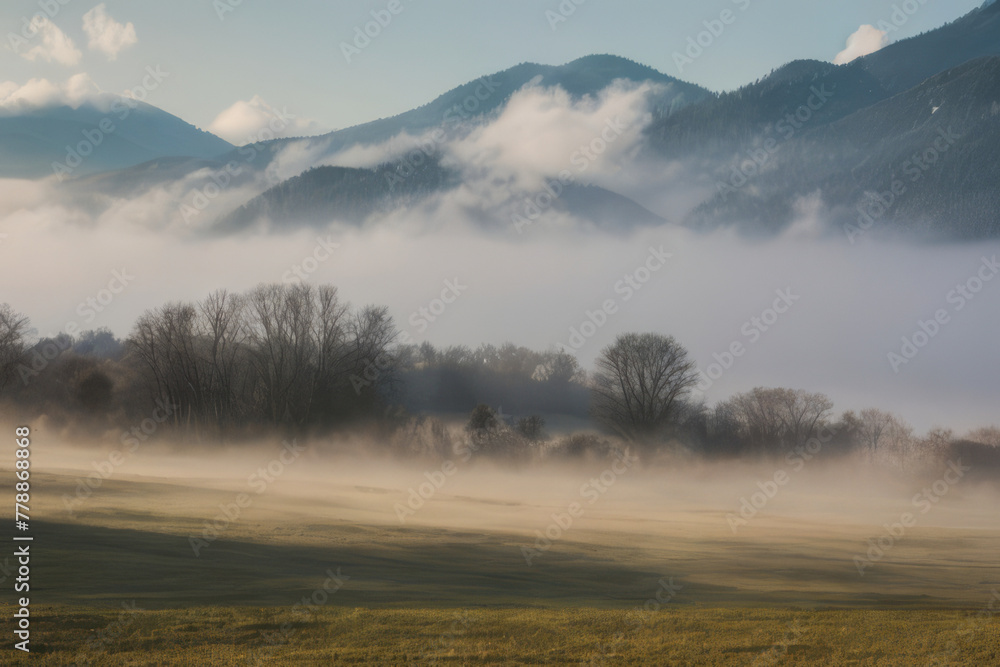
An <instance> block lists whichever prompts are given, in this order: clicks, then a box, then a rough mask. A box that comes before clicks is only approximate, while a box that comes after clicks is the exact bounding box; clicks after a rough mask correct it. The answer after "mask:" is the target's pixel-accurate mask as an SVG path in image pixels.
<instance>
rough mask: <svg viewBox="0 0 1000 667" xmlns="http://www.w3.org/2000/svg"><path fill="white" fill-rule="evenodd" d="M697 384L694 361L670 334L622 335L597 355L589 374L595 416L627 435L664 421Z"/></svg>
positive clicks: (635, 435)
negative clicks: (595, 368)
mask: <svg viewBox="0 0 1000 667" xmlns="http://www.w3.org/2000/svg"><path fill="white" fill-rule="evenodd" d="M696 383H697V375H696V373H695V365H694V362H693V361H690V360H689V359H688V356H687V351H686V350H685V349H684V348H683V347H682V346H681V345H680V344H679V343H678V342H677V341H676V340H674V339H673V338H671V337H669V336H661V335H658V334H634V333H633V334H624V335H622V336H619V337H618V339H617V340H616V341H615V343H614V344H613V345H611V346H609V347H607V348H605V349H604V351H603V352H602V353H601V356H600V358H599V359H598V360H597V372H596V373H595V375H594V383H593V394H594V415H595V417H596V418H597V419H598V420H600V421H601V422H603V423H604V424H605V425H607V426H608V427H610V428H612V429H613V430H615V431H616V432H618V433H619V434H621V435H622V436H624V437H626V438H630V439H638V438H642V437H648V436H651V435H653V434H655V433H656V432H657V431H658V430H660V429H662V428H663V427H664V426H665V425H667V424H668V423H669V422H670V420H671V419H672V418H673V416H674V412H675V410H676V408H677V407H678V405H679V402H680V400H681V399H682V398H683V397H684V396H685V395H686V394H687V393H688V391H690V389H691V388H692V387H694V386H695V384H696Z"/></svg>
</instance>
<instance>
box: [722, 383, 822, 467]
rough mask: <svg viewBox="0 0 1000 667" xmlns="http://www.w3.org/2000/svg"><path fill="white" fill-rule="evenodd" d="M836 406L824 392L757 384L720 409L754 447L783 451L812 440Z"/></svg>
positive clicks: (773, 451)
mask: <svg viewBox="0 0 1000 667" xmlns="http://www.w3.org/2000/svg"><path fill="white" fill-rule="evenodd" d="M832 409H833V402H832V401H830V399H829V398H827V397H826V396H824V395H823V394H814V393H809V392H806V391H803V390H801V389H800V390H795V389H785V388H766V387H756V388H755V389H752V390H750V391H748V392H745V393H742V394H737V395H736V396H733V397H732V398H730V399H729V400H728V401H724V402H723V403H720V404H719V406H718V407H717V408H716V412H717V413H718V414H720V415H724V416H725V421H726V423H728V424H732V425H733V426H735V430H736V435H737V437H739V438H741V439H742V440H744V441H745V442H746V443H747V445H749V446H750V447H751V448H752V449H755V450H756V451H758V452H760V453H765V452H772V453H779V452H780V451H782V450H787V449H789V448H791V447H795V446H798V445H803V444H805V443H806V442H808V441H809V439H810V438H812V437H814V436H815V435H816V434H817V432H818V430H819V426H820V425H821V424H822V423H823V422H824V420H825V419H826V417H827V416H828V415H829V413H830V411H831V410H832Z"/></svg>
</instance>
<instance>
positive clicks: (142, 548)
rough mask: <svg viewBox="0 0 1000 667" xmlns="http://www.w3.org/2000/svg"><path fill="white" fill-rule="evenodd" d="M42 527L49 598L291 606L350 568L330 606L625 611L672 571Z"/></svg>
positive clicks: (451, 541) (399, 542)
mask: <svg viewBox="0 0 1000 667" xmlns="http://www.w3.org/2000/svg"><path fill="white" fill-rule="evenodd" d="M32 530H33V532H34V534H35V542H34V550H33V553H34V561H33V564H34V568H35V571H34V573H33V574H34V577H33V581H32V588H33V591H35V592H36V596H37V598H38V602H39V603H43V604H61V603H62V604H87V605H98V606H101V605H103V604H108V605H118V604H120V602H121V601H122V600H132V599H135V600H136V601H137V604H139V606H140V607H143V608H147V609H157V608H175V607H186V606H197V605H212V606H253V605H262V606H281V605H289V606H290V605H292V604H294V603H296V602H298V601H299V600H300V599H301V598H302V597H303V596H309V595H311V594H312V593H313V592H314V591H315V590H316V589H318V588H321V587H322V586H323V584H324V582H325V581H326V580H327V578H328V577H329V576H330V575H329V574H327V570H331V571H332V573H336V572H337V570H338V568H340V576H341V577H342V578H344V579H346V581H345V583H344V585H343V587H342V588H341V589H340V590H339V591H337V593H336V594H335V595H333V596H332V597H331V599H330V604H334V605H341V606H360V607H371V606H375V607H378V606H397V605H398V606H414V605H419V606H421V607H428V606H442V607H447V606H488V607H509V606H514V607H530V606H562V605H576V604H587V605H590V606H595V605H596V606H607V607H624V606H632V605H636V604H642V603H643V602H644V601H645V600H646V599H648V598H650V597H652V596H653V595H655V593H656V591H657V590H658V589H659V587H660V585H659V584H658V583H657V582H658V580H659V579H660V578H661V577H664V576H665V573H659V572H649V571H643V570H641V569H636V568H632V567H629V566H627V565H623V564H620V563H615V562H613V561H612V560H609V559H608V558H599V557H586V556H581V555H580V554H578V553H568V554H562V553H555V552H552V553H547V554H545V557H544V559H539V561H540V562H537V563H536V564H534V565H533V566H531V567H529V566H528V565H526V564H525V561H524V559H523V558H522V556H521V552H520V547H521V546H523V544H522V543H516V544H515V543H513V542H511V541H508V539H506V538H505V537H504V536H495V535H484V534H470V533H460V532H445V531H434V533H435V535H434V537H433V539H432V538H431V537H430V536H428V535H427V534H424V533H418V534H416V535H414V536H413V537H412V538H411V539H399V538H400V537H407V535H406V534H407V533H408V532H409V531H406V530H404V529H380V530H378V531H373V535H372V537H375V534H374V533H375V532H377V533H380V534H385V533H390V534H393V535H392V537H393V538H394V539H391V540H388V543H374V542H371V543H368V544H367V545H365V546H359V545H358V542H356V541H353V540H352V542H353V544H352V545H351V546H349V547H347V548H344V547H340V548H338V547H336V546H331V547H329V548H324V547H318V546H313V545H287V544H282V545H271V544H260V543H251V542H242V541H234V540H226V539H224V538H220V539H219V540H217V541H215V542H213V543H212V544H211V546H210V547H208V548H204V549H203V550H202V551H201V554H200V556H198V557H196V556H195V555H194V553H193V550H192V548H191V546H190V544H189V542H188V538H187V536H178V535H168V534H163V533H157V532H148V531H141V530H134V529H121V528H106V527H101V526H89V525H78V524H72V523H50V522H42V521H35V522H33V524H32ZM358 530H366V529H365V528H358ZM347 577H350V578H349V579H347ZM698 588H700V589H704V588H705V586H704V585H700V586H699V587H698ZM720 588H722V587H720ZM703 592H704V591H703Z"/></svg>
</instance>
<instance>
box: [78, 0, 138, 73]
mask: <svg viewBox="0 0 1000 667" xmlns="http://www.w3.org/2000/svg"><path fill="white" fill-rule="evenodd" d="M83 31H84V32H86V33H87V37H88V38H89V39H90V41H89V42H88V44H87V46H88V47H89V48H90V50H91V51H100V52H101V53H103V54H104V55H106V56H107V57H108V60H114V59H116V58H117V57H118V52H119V51H121V50H122V49H124V48H126V47H129V46H132V45H133V44H135V43H136V42H138V41H139V40H138V39H136V36H135V26H134V25H132V23H125V24H122V23H119V22H118V21H115V20H114V19H113V18H111V15H110V14H108V10H107V7H105V6H104V3H103V2H102V3H101V4H99V5H97V6H96V7H94V8H93V9H91V10H90V11H89V12H87V13H86V14H84V15H83Z"/></svg>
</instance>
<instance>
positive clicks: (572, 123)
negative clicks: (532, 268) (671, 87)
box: [450, 82, 656, 188]
mask: <svg viewBox="0 0 1000 667" xmlns="http://www.w3.org/2000/svg"><path fill="white" fill-rule="evenodd" d="M655 88H656V86H654V85H652V84H648V83H644V84H641V85H636V84H634V83H626V82H616V83H615V84H612V85H611V86H608V87H607V88H606V89H604V90H603V91H602V92H601V93H600V94H599V96H598V97H596V98H592V97H585V98H583V99H582V100H573V99H572V98H571V97H570V95H569V94H568V93H567V92H566V91H565V90H563V89H562V88H540V87H537V86H531V85H529V86H527V87H525V88H523V89H521V90H520V91H518V92H517V93H515V94H514V95H513V96H512V97H511V98H510V101H509V102H508V103H507V105H506V107H505V108H504V110H503V112H502V113H501V114H500V116H499V117H498V118H497V119H496V120H495V121H493V122H491V123H490V124H488V125H485V126H483V127H480V128H478V129H476V130H474V131H473V132H472V133H470V134H469V136H468V137H466V138H464V139H462V140H460V141H458V142H456V143H455V144H453V145H452V146H451V147H450V148H451V151H452V154H453V156H454V157H456V158H458V160H459V162H461V163H463V164H465V165H468V166H473V167H475V166H488V167H489V169H490V170H491V171H492V177H494V178H500V179H505V178H509V179H514V180H517V181H520V182H521V183H520V184H521V185H523V186H527V187H529V188H534V187H537V186H538V185H539V184H540V183H541V181H542V178H543V177H552V176H555V175H557V174H559V173H560V172H562V171H570V172H571V173H572V174H573V175H574V177H575V178H577V180H579V181H580V182H587V181H591V180H594V179H600V178H603V177H607V176H609V175H611V174H613V173H615V172H616V171H617V170H618V169H619V167H620V165H621V163H622V162H623V159H624V158H625V157H626V156H628V155H631V154H632V153H633V152H634V151H635V150H636V148H637V146H638V145H639V144H640V142H641V140H642V131H643V129H644V128H645V127H646V125H647V124H648V123H649V120H650V118H651V114H650V111H649V100H650V97H651V93H652V92H653V91H654V89H655Z"/></svg>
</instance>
